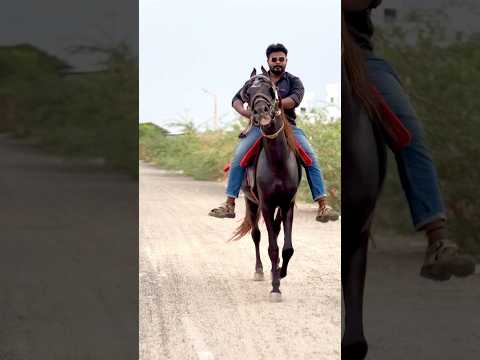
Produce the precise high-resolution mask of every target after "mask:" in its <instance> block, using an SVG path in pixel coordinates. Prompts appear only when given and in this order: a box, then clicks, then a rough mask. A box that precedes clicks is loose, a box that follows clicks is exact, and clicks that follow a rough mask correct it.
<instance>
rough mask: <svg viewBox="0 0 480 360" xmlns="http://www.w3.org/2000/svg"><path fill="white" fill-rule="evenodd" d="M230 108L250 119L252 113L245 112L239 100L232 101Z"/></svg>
mask: <svg viewBox="0 0 480 360" xmlns="http://www.w3.org/2000/svg"><path fill="white" fill-rule="evenodd" d="M232 106H233V108H234V109H235V110H236V111H237V112H238V113H239V114H240V115H242V116H244V117H246V118H249V119H250V116H251V115H252V113H251V111H250V110H249V109H247V110H245V109H244V108H243V102H242V101H241V100H240V99H234V100H233V103H232Z"/></svg>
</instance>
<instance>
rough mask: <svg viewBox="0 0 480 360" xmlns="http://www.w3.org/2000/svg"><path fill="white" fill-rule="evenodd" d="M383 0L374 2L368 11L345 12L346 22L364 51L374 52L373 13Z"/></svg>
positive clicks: (374, 0)
mask: <svg viewBox="0 0 480 360" xmlns="http://www.w3.org/2000/svg"><path fill="white" fill-rule="evenodd" d="M382 1H383V0H372V1H371V3H370V5H369V6H368V8H367V9H365V10H362V11H344V13H343V14H344V16H345V22H346V23H347V27H348V30H349V31H350V34H352V36H353V39H354V40H355V42H356V43H357V44H358V45H359V46H360V47H361V48H363V49H367V50H373V44H372V36H373V23H372V19H371V11H372V9H374V8H376V7H377V6H379V5H380V4H381V3H382Z"/></svg>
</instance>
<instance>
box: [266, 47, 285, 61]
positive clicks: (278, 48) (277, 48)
mask: <svg viewBox="0 0 480 360" xmlns="http://www.w3.org/2000/svg"><path fill="white" fill-rule="evenodd" d="M277 51H281V52H284V53H285V55H288V50H287V48H286V47H285V46H284V45H283V44H272V45H270V46H269V47H268V48H267V51H266V53H267V58H268V57H270V54H271V53H274V52H277Z"/></svg>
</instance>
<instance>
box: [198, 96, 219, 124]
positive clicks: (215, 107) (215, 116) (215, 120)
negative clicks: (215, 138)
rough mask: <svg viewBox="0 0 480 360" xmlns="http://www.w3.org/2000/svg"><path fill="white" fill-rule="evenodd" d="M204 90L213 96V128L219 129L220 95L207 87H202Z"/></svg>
mask: <svg viewBox="0 0 480 360" xmlns="http://www.w3.org/2000/svg"><path fill="white" fill-rule="evenodd" d="M202 91H203V92H204V93H206V94H208V95H210V96H212V97H213V128H214V129H215V130H216V129H218V96H217V95H216V94H214V93H212V92H210V91H208V90H207V89H202Z"/></svg>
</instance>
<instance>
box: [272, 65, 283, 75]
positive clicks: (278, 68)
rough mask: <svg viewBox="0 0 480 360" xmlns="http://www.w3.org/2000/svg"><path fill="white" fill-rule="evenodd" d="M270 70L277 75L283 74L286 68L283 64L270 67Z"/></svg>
mask: <svg viewBox="0 0 480 360" xmlns="http://www.w3.org/2000/svg"><path fill="white" fill-rule="evenodd" d="M270 71H271V72H272V73H273V74H275V75H282V73H283V72H284V71H285V68H284V67H283V66H279V65H275V66H271V67H270Z"/></svg>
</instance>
